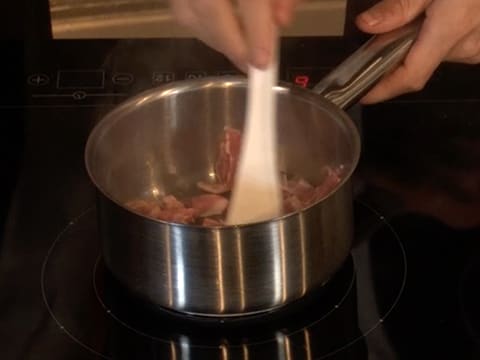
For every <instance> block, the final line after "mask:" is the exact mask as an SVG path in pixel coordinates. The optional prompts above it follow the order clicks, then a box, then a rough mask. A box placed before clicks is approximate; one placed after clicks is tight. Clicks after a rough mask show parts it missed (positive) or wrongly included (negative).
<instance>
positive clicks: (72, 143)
mask: <svg viewBox="0 0 480 360" xmlns="http://www.w3.org/2000/svg"><path fill="white" fill-rule="evenodd" d="M4 45H5V48H6V49H8V51H7V52H6V53H5V55H4V60H3V61H4V62H3V63H4V73H3V78H2V79H3V86H2V87H1V89H0V92H1V95H2V96H1V97H0V114H1V121H0V124H1V135H0V136H1V137H2V141H1V145H0V146H1V147H2V156H3V159H4V161H3V164H4V167H3V172H2V198H3V200H2V209H1V210H2V212H1V226H2V235H3V236H2V238H1V240H0V241H1V243H0V332H1V336H0V343H1V348H2V359H45V358H49V359H99V358H107V359H117V358H118V359H127V358H128V359H132V358H142V359H381V360H384V359H386V360H389V359H417V358H418V359H430V358H432V359H477V358H480V318H479V316H480V315H479V310H478V304H479V303H480V302H479V300H480V299H479V296H480V291H479V287H478V284H479V283H480V282H479V281H480V279H479V276H480V273H479V271H480V236H479V235H480V231H479V226H480V166H479V164H480V92H479V91H478V84H479V83H480V70H479V68H478V67H474V66H464V65H454V64H445V65H442V67H441V68H440V69H439V70H438V71H437V72H436V74H435V75H434V77H433V79H432V81H431V82H430V83H429V85H428V86H427V87H426V88H425V89H424V90H423V91H422V92H419V93H417V94H412V95H407V96H402V97H400V98H397V99H394V100H392V101H389V102H386V103H383V104H378V105H374V106H369V107H359V106H356V107H354V108H352V109H350V111H349V113H350V114H351V116H352V117H353V118H354V120H355V122H356V124H357V125H358V127H359V129H360V132H361V136H362V155H361V160H360V164H359V166H358V168H357V170H356V172H355V175H354V179H353V184H354V190H355V200H354V204H355V245H354V248H353V249H352V252H351V256H350V257H349V258H348V260H347V261H346V262H345V264H344V266H343V267H342V268H341V269H340V270H339V271H338V272H337V273H336V275H335V276H334V277H333V278H332V279H331V280H330V281H329V282H328V283H327V284H326V285H325V286H324V287H323V288H322V289H319V290H318V291H314V292H312V294H310V295H309V296H307V297H306V298H305V299H302V300H300V301H298V302H294V303H292V304H291V305H289V306H287V307H285V308H283V309H281V310H279V311H276V312H272V313H268V314H264V315H262V316H259V317H251V318H248V319H246V320H245V319H244V321H233V322H228V321H225V322H220V321H198V319H195V318H191V317H185V316H179V315H178V314H175V313H170V312H167V311H164V310H162V309H154V308H151V307H150V306H149V305H148V304H144V303H142V302H141V301H139V300H137V299H136V298H135V297H132V296H131V295H130V294H129V293H128V292H126V291H125V290H124V289H123V288H122V286H121V285H119V284H117V283H116V281H115V280H114V279H113V278H112V276H111V275H110V273H109V271H108V270H107V269H106V268H105V266H104V263H103V259H102V255H101V251H100V244H99V240H98V237H97V222H96V209H95V191H94V188H93V186H92V184H91V183H90V182H89V180H88V177H87V175H86V172H85V167H84V158H83V154H84V153H83V152H84V147H85V141H86V139H87V137H88V134H89V133H90V131H91V129H92V127H93V126H94V125H95V124H96V123H97V122H98V121H99V119H100V118H101V117H102V116H103V115H104V114H105V113H107V112H108V111H109V110H111V109H112V108H113V107H114V106H115V105H116V104H118V103H120V102H121V101H123V100H124V99H126V98H128V97H129V96H131V95H133V94H136V93H138V92H140V91H142V90H144V89H148V88H151V87H154V86H160V85H161V84H163V83H165V82H170V81H173V80H182V79H185V78H195V77H202V76H211V75H223V74H231V73H236V71H235V70H234V69H233V68H232V67H231V66H230V65H229V64H228V62H226V61H225V59H223V57H221V56H220V55H218V54H216V53H214V52H213V51H211V50H209V49H207V48H205V47H204V46H202V45H201V44H199V43H198V42H195V41H193V40H188V39H186V40H175V41H173V40H142V41H140V40H122V41H45V42H37V43H32V44H30V43H25V42H10V43H5V44H4ZM357 45H358V44H357V43H354V42H351V41H347V40H346V39H343V38H306V39H287V40H285V41H284V44H283V46H282V49H283V50H282V65H281V73H280V74H281V78H282V80H285V81H290V82H293V83H296V84H297V85H298V86H307V87H312V86H313V85H314V84H315V82H316V81H318V80H319V79H321V77H322V76H323V75H325V74H326V73H327V72H328V71H329V70H330V69H332V68H333V67H334V66H335V65H336V64H337V63H338V62H339V61H340V60H341V59H342V58H344V57H346V56H347V54H349V53H350V52H351V51H352V50H353V49H354V48H355V47H356V46H357ZM325 49H326V50H328V51H326V50H325Z"/></svg>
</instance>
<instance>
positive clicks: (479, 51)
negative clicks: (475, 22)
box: [446, 26, 480, 64]
mask: <svg viewBox="0 0 480 360" xmlns="http://www.w3.org/2000/svg"><path fill="white" fill-rule="evenodd" d="M479 55H480V26H479V27H477V28H476V29H474V30H473V31H471V32H470V33H469V34H467V35H466V36H465V37H464V38H463V39H462V40H461V41H460V42H459V43H458V44H456V45H455V46H454V47H453V49H451V50H450V52H449V53H448V55H447V58H446V60H447V61H451V62H462V63H467V64H476V63H477V58H478V56H479Z"/></svg>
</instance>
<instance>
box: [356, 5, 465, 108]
mask: <svg viewBox="0 0 480 360" xmlns="http://www.w3.org/2000/svg"><path fill="white" fill-rule="evenodd" d="M466 19H467V17H466V14H465V12H464V10H463V9H460V10H459V11H457V12H452V9H451V3H449V2H448V1H437V2H435V3H432V5H431V6H430V7H429V8H428V9H427V17H426V19H425V21H424V23H423V25H422V29H421V30H420V33H419V36H418V38H417V40H416V41H415V43H414V44H413V46H412V48H411V50H410V52H409V53H408V55H407V57H406V59H405V61H404V62H403V64H402V65H401V66H400V67H399V68H398V69H396V70H395V71H393V72H392V73H391V74H389V75H387V76H385V77H384V79H382V80H381V81H380V82H379V84H377V86H375V87H374V88H373V89H372V90H371V91H370V92H369V93H368V94H367V95H366V96H365V97H364V98H363V99H362V102H363V103H366V104H367V103H368V104H369V103H375V102H379V101H383V100H386V99H389V98H392V97H395V96H398V95H400V94H403V93H406V92H412V91H419V90H421V89H423V87H424V86H425V84H426V82H427V81H428V79H429V78H430V76H431V75H432V73H433V72H434V71H435V69H436V68H437V67H438V65H439V64H440V63H441V62H442V61H443V60H444V59H445V58H446V56H447V54H448V53H449V52H450V50H451V49H452V48H453V47H454V46H455V44H456V43H457V42H458V41H459V40H460V39H461V38H462V37H463V36H465V32H466V28H465V27H459V26H458V24H461V23H462V21H465V20H466ZM468 31H470V30H468Z"/></svg>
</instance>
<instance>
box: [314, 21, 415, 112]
mask: <svg viewBox="0 0 480 360" xmlns="http://www.w3.org/2000/svg"><path fill="white" fill-rule="evenodd" d="M422 23H423V18H422V19H417V20H416V21H414V22H412V23H410V24H408V25H406V26H404V27H402V28H400V29H397V30H394V31H392V32H389V33H385V34H381V35H375V36H373V37H372V38H371V39H370V40H368V41H367V42H366V43H365V44H364V45H362V46H361V47H360V48H359V49H358V50H357V51H355V52H354V53H353V54H352V55H351V56H349V57H348V58H347V59H346V60H345V61H343V62H342V63H341V64H340V65H339V66H337V67H336V68H335V69H334V70H333V71H332V72H331V73H329V74H328V75H327V76H326V77H325V78H323V80H322V81H320V82H319V83H318V84H317V85H316V86H315V87H314V88H313V91H314V92H316V93H319V94H321V95H323V96H324V97H325V98H327V99H329V100H330V101H332V102H333V103H334V104H335V105H337V106H339V107H340V108H342V109H345V108H348V107H349V106H350V105H353V104H354V103H356V102H357V101H358V100H359V99H360V98H361V97H362V96H363V95H365V94H366V93H367V92H368V90H370V89H371V88H372V87H373V86H374V85H375V84H376V83H377V81H378V80H379V79H380V78H381V77H382V75H384V74H385V73H386V72H388V71H390V70H392V69H393V68H394V67H395V66H396V65H398V64H399V63H400V62H402V61H403V59H404V58H405V56H406V54H407V53H408V51H409V49H410V47H411V46H412V44H413V42H414V41H415V39H416V37H417V35H418V32H419V30H420V26H421V24H422Z"/></svg>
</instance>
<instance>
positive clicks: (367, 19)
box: [356, 0, 433, 34]
mask: <svg viewBox="0 0 480 360" xmlns="http://www.w3.org/2000/svg"><path fill="white" fill-rule="evenodd" d="M432 1H433V0H383V1H380V2H379V3H378V4H376V5H374V6H372V7H371V8H370V9H368V10H367V11H365V12H363V13H361V14H360V15H358V17H357V19H356V24H357V26H358V27H359V28H360V30H362V31H364V32H367V33H371V34H377V33H384V32H387V31H391V30H394V29H397V28H399V27H401V26H403V25H405V24H407V23H409V22H410V21H412V20H413V19H415V18H416V17H417V16H418V15H420V14H421V13H422V12H423V11H424V10H425V9H426V8H427V7H428V5H429V4H430V3H431V2H432Z"/></svg>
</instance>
